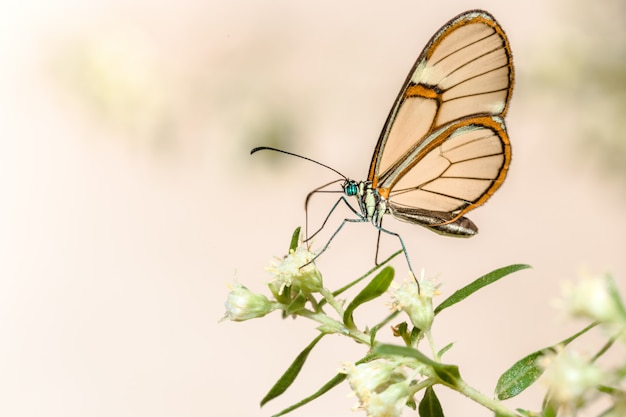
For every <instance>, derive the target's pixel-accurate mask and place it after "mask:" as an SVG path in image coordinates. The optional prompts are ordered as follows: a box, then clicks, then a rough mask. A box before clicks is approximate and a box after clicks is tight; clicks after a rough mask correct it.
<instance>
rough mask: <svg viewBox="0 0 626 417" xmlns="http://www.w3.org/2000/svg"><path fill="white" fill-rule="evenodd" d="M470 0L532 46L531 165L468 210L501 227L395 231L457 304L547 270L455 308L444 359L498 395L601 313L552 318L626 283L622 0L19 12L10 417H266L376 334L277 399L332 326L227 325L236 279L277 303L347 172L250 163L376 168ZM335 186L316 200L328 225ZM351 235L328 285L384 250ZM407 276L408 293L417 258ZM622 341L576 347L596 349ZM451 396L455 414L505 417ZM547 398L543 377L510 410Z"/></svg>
mask: <svg viewBox="0 0 626 417" xmlns="http://www.w3.org/2000/svg"><path fill="white" fill-rule="evenodd" d="M471 7H473V8H484V9H486V10H488V11H490V12H491V13H492V14H493V15H494V16H495V17H496V19H498V21H499V22H500V24H501V25H502V26H503V28H504V29H505V31H506V32H507V34H508V36H509V39H510V42H511V47H512V50H513V53H514V62H515V70H516V86H515V89H514V95H513V99H512V103H511V107H510V112H509V115H508V117H507V126H508V130H509V135H510V137H511V141H512V145H513V163H512V165H511V170H510V174H509V176H508V179H507V181H506V182H505V185H504V186H503V187H502V188H501V189H500V190H499V191H498V193H497V194H496V195H495V196H494V197H493V198H492V199H491V200H490V201H489V203H487V204H486V205H485V206H483V207H481V208H480V209H479V210H476V211H475V212H472V213H470V216H469V217H470V218H471V219H472V220H474V222H475V223H476V224H477V225H478V226H479V228H480V234H479V235H478V236H476V237H474V238H472V239H470V240H456V239H451V238H445V237H441V236H439V235H436V234H434V233H431V232H429V231H427V230H425V229H423V228H420V227H417V226H412V225H409V224H403V223H400V222H394V221H393V220H391V219H388V220H386V222H385V225H386V227H388V228H390V229H392V230H395V231H398V232H399V233H401V234H402V235H403V237H404V239H405V241H406V243H407V246H408V250H409V252H410V255H411V259H412V262H413V265H414V267H415V268H416V269H421V268H422V267H423V268H424V269H425V271H426V274H427V275H428V276H435V277H438V280H439V281H440V282H441V283H442V286H441V292H442V297H441V299H442V300H443V298H445V297H447V296H448V295H450V293H452V292H453V291H455V290H456V289H458V288H459V287H461V286H462V285H464V284H466V283H468V282H470V281H471V280H473V279H475V278H477V277H479V276H480V275H482V274H484V273H487V272H489V271H491V270H493V269H495V268H498V267H501V266H505V265H509V264H512V263H528V264H530V265H532V266H533V269H532V270H527V271H522V272H519V273H517V274H515V275H513V276H511V277H509V278H508V279H507V280H504V281H503V282H499V283H498V284H496V285H494V286H492V287H489V288H488V289H486V290H484V291H482V292H480V293H478V294H477V295H475V296H474V297H473V298H471V299H469V300H467V301H466V302H465V303H463V304H461V305H459V306H457V307H455V309H450V310H448V311H446V313H443V314H441V316H438V320H437V321H436V322H435V329H434V337H435V341H436V342H437V343H438V344H439V346H444V345H446V344H448V343H451V342H454V343H455V346H454V348H453V349H452V350H451V351H449V352H447V353H446V360H447V362H449V363H456V364H459V365H460V366H461V371H462V374H463V375H464V377H465V379H466V380H467V381H468V382H469V383H470V384H471V385H473V386H474V387H476V388H477V389H479V390H481V391H483V392H485V393H491V392H493V389H494V385H495V382H496V379H497V377H498V376H499V375H500V373H501V372H503V371H504V370H505V369H506V368H508V367H509V366H510V365H511V364H512V363H513V362H514V361H516V360H517V359H519V358H521V357H522V356H524V355H525V354H527V353H529V352H531V351H534V350H536V349H539V348H542V347H544V346H546V345H549V344H552V343H555V342H557V341H559V340H562V339H563V338H565V337H566V336H568V335H569V334H570V333H572V332H573V331H575V330H577V329H579V328H582V327H583V325H584V323H571V322H567V321H564V320H563V317H562V315H560V313H559V312H558V310H556V309H555V308H554V306H553V304H554V302H553V301H554V299H555V298H557V297H558V296H559V294H560V291H561V285H562V282H563V281H564V280H569V279H575V278H576V277H578V276H580V275H584V274H591V273H604V272H610V273H612V274H613V275H614V277H615V278H616V280H617V282H618V284H619V285H620V287H621V290H622V293H623V292H624V290H625V289H626V288H625V285H624V276H626V262H625V258H624V254H625V252H624V248H625V246H624V244H625V243H626V242H625V238H624V236H625V233H626V216H625V215H624V210H625V209H626V204H625V203H626V192H625V191H626V186H625V185H626V181H625V180H626V140H625V133H626V121H625V120H626V118H624V112H625V109H626V89H625V85H626V68H625V64H626V59H625V58H626V57H625V55H626V36H625V35H626V34H625V30H626V29H625V28H626V25H625V18H626V14H625V7H626V6H625V4H624V2H622V1H619V0H601V1H599V2H593V3H585V2H577V3H571V2H566V1H561V0H556V1H552V2H540V1H537V0H531V1H527V2H510V3H506V4H505V3H503V2H500V1H495V0H492V1H479V2H475V3H473V4H471V5H468V4H467V2H462V1H445V2H434V3H432V2H431V3H429V2H415V1H398V2H392V3H389V2H387V3H385V4H383V2H377V3H364V2H362V1H353V0H348V1H344V2H330V1H318V2H293V1H287V0H269V1H265V2H253V1H250V0H234V1H230V2H216V1H209V2H201V1H196V0H185V1H182V2H175V3H174V2H146V1H143V0H131V1H121V0H108V1H106V2H105V1H75V0H64V1H57V2H45V1H37V0H25V1H20V2H16V1H8V2H4V3H3V5H2V6H0V56H1V57H2V59H1V61H0V62H1V63H2V64H1V65H0V126H1V130H0V140H1V143H2V151H1V152H0V184H1V188H0V190H1V192H2V204H0V222H1V223H0V246H1V250H0V268H1V269H0V375H1V376H0V415H4V416H41V415H46V416H65V417H71V416H85V415H89V416H92V417H96V416H111V415H115V416H119V417H123V416H152V417H159V416H189V417H191V416H206V415H220V416H257V415H258V416H268V415H271V414H273V413H276V412H278V411H279V410H281V409H282V408H284V407H286V406H288V405H290V404H291V403H293V402H296V401H297V400H299V399H300V398H301V397H303V396H305V395H308V394H310V393H312V392H313V391H314V390H316V389H317V388H318V387H319V386H320V385H322V384H323V383H324V382H326V380H327V379H329V378H330V377H331V376H333V375H334V373H335V372H336V370H337V369H338V368H339V366H340V364H341V362H343V361H350V360H352V361H354V360H357V359H358V358H360V357H361V356H362V355H363V354H364V353H365V351H364V349H363V347H362V346H357V345H354V344H351V343H348V342H347V341H344V340H341V339H340V338H333V337H327V338H325V339H324V340H323V341H322V342H321V343H320V345H319V346H318V348H317V349H316V350H315V351H314V352H313V354H312V355H311V357H310V360H311V363H310V366H308V367H306V368H305V369H304V370H303V373H302V379H301V380H299V381H298V382H297V383H296V385H295V386H293V387H292V389H291V390H290V391H288V392H287V394H285V396H284V397H281V398H280V399H278V400H276V401H274V402H272V403H270V404H268V405H267V406H266V407H265V408H264V409H262V410H259V407H258V403H259V401H260V399H261V398H262V397H263V395H264V394H265V393H266V392H267V390H268V389H269V388H270V387H271V386H272V384H273V383H274V381H275V380H276V379H277V378H278V377H279V375H280V374H281V373H282V372H283V371H284V369H285V368H286V366H287V364H288V363H289V362H290V361H291V360H292V358H294V357H295V356H296V355H297V354H298V353H299V352H300V350H301V349H302V348H303V347H304V346H305V345H306V344H308V342H309V341H310V340H311V339H312V338H313V337H314V336H315V335H316V331H315V326H314V324H313V323H307V322H305V321H302V320H298V321H293V320H282V319H280V317H279V314H274V315H272V316H270V317H268V318H265V319H263V320H258V321H252V322H246V323H230V322H223V323H219V324H218V320H219V319H220V318H221V317H222V316H223V312H224V306H223V303H224V300H225V297H226V294H227V291H228V287H227V284H228V283H229V282H233V280H235V279H237V280H238V281H239V282H241V283H243V284H245V285H246V286H248V287H249V288H251V289H253V290H258V291H264V284H265V283H266V282H267V281H268V279H269V275H268V274H267V273H266V272H265V271H264V270H263V267H264V266H266V265H267V264H268V263H269V262H270V261H271V260H272V259H273V258H274V257H275V256H281V255H283V254H284V253H285V251H286V249H287V247H288V243H289V238H290V236H291V232H292V231H293V229H294V228H295V227H296V226H298V225H302V224H303V222H304V209H303V202H304V197H305V196H306V194H307V192H309V191H310V190H312V189H313V188H315V187H316V186H319V185H321V184H323V183H324V182H327V181H330V180H333V179H335V176H334V175H333V173H332V172H330V171H326V170H324V169H323V168H320V167H318V166H315V165H313V164H310V163H307V162H305V161H302V160H298V159H296V158H290V157H286V156H282V155H278V154H271V153H261V154H257V155H255V156H250V155H249V151H250V149H251V148H252V147H254V146H258V145H271V146H278V147H281V148H284V149H287V150H291V151H294V152H298V153H301V154H305V155H307V156H309V157H312V158H314V159H317V160H319V161H321V162H324V163H326V164H328V165H330V166H332V167H334V168H335V169H337V170H339V171H341V172H342V173H344V174H345V175H346V176H349V177H351V178H355V179H357V180H360V179H364V178H365V177H366V175H367V169H368V166H369V160H370V157H371V154H372V151H373V147H374V145H375V142H376V139H377V137H378V134H379V132H380V129H381V128H382V125H383V123H384V121H385V119H386V117H387V113H388V111H389V109H390V107H391V104H392V102H393V100H394V98H395V97H396V95H397V93H398V90H399V88H400V86H401V84H402V81H403V80H404V78H405V77H406V74H407V72H408V70H409V68H410V67H411V66H412V64H413V62H414V60H415V59H416V57H417V55H418V54H419V53H420V51H421V49H422V48H423V46H424V45H425V44H426V42H427V41H428V39H429V38H430V37H431V36H432V34H433V33H434V32H435V31H436V30H438V29H439V28H440V27H441V25H443V24H444V23H445V22H446V21H448V20H449V19H450V18H451V17H453V16H455V15H457V14H458V13H460V12H463V11H464V10H466V9H468V8H471ZM334 198H335V197H334V196H328V197H323V196H320V197H316V198H315V199H314V200H313V202H312V206H311V216H312V217H311V224H319V221H321V219H323V217H324V216H325V214H326V213H327V211H328V209H329V208H330V206H331V205H332V204H333V203H334V201H335V200H334ZM344 215H347V212H346V213H342V214H338V215H337V217H335V218H334V219H333V222H334V223H332V224H331V225H329V228H328V229H327V231H326V235H323V236H320V237H319V238H318V239H317V240H316V242H315V244H316V245H318V246H320V245H321V244H323V242H325V240H324V239H325V238H328V236H329V234H330V232H331V231H332V230H334V229H333V227H336V225H338V223H339V221H340V220H341V218H342V216H344ZM345 229H346V230H344V231H343V232H342V233H341V234H340V235H339V236H338V237H337V239H336V241H335V242H334V244H333V246H332V248H331V250H329V251H328V253H327V254H325V255H324V256H323V257H322V258H321V259H320V261H319V263H318V266H319V267H320V268H321V270H322V272H323V273H324V278H325V281H326V285H327V286H328V287H329V288H331V289H334V288H337V287H339V286H340V285H343V284H345V283H347V282H349V281H351V280H352V279H354V278H356V276H358V275H360V274H361V273H363V272H365V271H366V270H368V269H369V268H370V267H371V266H372V262H373V256H374V250H375V243H376V231H375V230H374V229H373V228H372V227H370V226H367V225H348V226H346V228H345ZM381 250H382V251H383V254H385V255H386V254H390V253H392V252H394V251H395V250H397V242H396V241H394V240H393V239H384V240H383V242H382V248H381ZM396 265H397V275H398V281H401V280H403V279H404V278H405V277H406V274H407V271H406V264H405V263H404V262H403V261H401V260H399V262H397V263H396ZM377 308H378V310H377ZM383 308H384V306H380V307H374V308H373V309H371V310H372V311H369V310H367V309H366V310H367V311H365V312H363V313H361V315H358V316H357V323H373V320H374V318H375V317H378V316H379V315H380V314H383ZM369 320H372V321H369ZM381 333H382V332H381ZM601 336H602V335H601V334H599V333H598V334H595V335H593V334H592V335H590V336H589V337H587V338H585V339H584V340H583V341H581V342H580V343H579V344H578V347H579V349H580V350H582V351H583V352H588V353H593V352H594V351H595V349H597V347H598V343H599V341H600V340H601ZM384 337H388V338H389V335H388V334H387V336H384ZM389 340H391V339H389ZM437 392H438V394H439V396H440V399H441V400H442V404H443V407H444V412H446V413H447V414H448V415H461V413H462V415H476V416H487V415H490V413H488V412H487V411H486V410H484V409H481V408H480V407H477V406H475V405H473V403H471V402H470V401H469V400H467V399H465V398H461V397H459V396H458V395H455V394H454V393H451V392H450V391H448V390H446V389H444V388H439V389H437ZM348 393H349V389H348V387H347V385H341V386H339V387H338V388H336V389H335V390H334V391H332V392H331V393H330V394H329V395H327V396H325V397H322V398H321V399H320V400H317V401H316V402H314V403H313V404H310V405H308V406H306V407H305V408H302V409H300V410H297V411H296V412H295V413H294V414H293V415H295V416H318V415H334V416H351V415H360V414H354V413H353V412H352V411H350V407H351V406H352V405H353V404H354V403H355V402H356V399H355V398H353V397H352V398H348V397H347V394H348ZM540 401H541V390H540V389H532V390H530V391H529V392H527V393H524V394H523V395H522V396H520V398H516V399H514V400H512V401H510V402H509V405H510V406H511V407H516V406H524V407H528V408H535V409H536V408H539V404H540ZM406 414H407V415H408V414H409V413H408V412H407V413H406Z"/></svg>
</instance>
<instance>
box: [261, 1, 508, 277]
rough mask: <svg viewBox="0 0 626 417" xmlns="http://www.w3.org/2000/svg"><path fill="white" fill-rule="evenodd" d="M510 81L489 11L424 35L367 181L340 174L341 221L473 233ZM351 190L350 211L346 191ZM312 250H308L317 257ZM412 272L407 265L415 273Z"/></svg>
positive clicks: (501, 157)
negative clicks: (387, 218) (390, 219)
mask: <svg viewBox="0 0 626 417" xmlns="http://www.w3.org/2000/svg"><path fill="white" fill-rule="evenodd" d="M512 90H513V61H512V54H511V48H510V46H509V42H508V39H507V37H506V35H505V33H504V31H503V30H502V28H501V27H500V25H499V24H498V23H497V22H496V20H495V19H494V18H493V16H492V15H491V14H489V13H488V12H486V11H482V10H470V11H467V12H464V13H461V14H460V15H458V16H456V17H454V18H453V19H451V20H450V21H449V22H448V23H446V24H445V25H444V26H443V27H442V28H441V29H439V31H438V32H437V33H435V35H434V36H433V37H432V38H431V39H430V41H429V42H428V44H427V45H426V47H425V48H424V50H423V51H422V53H421V54H420V56H419V57H418V58H417V61H416V62H415V65H413V68H412V69H411V71H410V72H409V75H408V77H407V78H406V80H405V81H404V84H403V86H402V89H401V90H400V93H399V94H398V97H397V98H396V100H395V102H394V104H393V107H392V108H391V112H390V113H389V116H388V117H387V121H386V122H385V125H384V127H383V130H382V132H381V134H380V137H379V139H378V142H377V143H376V147H375V148H374V155H373V157H372V161H371V163H370V168H369V172H368V177H367V180H366V181H355V180H351V179H348V178H347V177H346V176H344V175H343V174H341V173H340V172H338V171H336V170H334V169H332V168H330V167H328V166H327V165H324V164H321V163H319V162H317V161H314V160H312V159H310V158H306V157H303V156H301V155H297V154H294V153H291V152H287V151H283V150H280V149H276V148H270V147H258V148H254V149H253V150H252V151H251V153H255V152H257V151H260V150H273V151H278V152H282V153H285V154H288V155H293V156H297V157H299V158H302V159H306V160H308V161H311V162H314V163H317V164H319V165H322V166H324V167H326V168H329V169H331V170H332V171H334V172H336V173H337V174H339V175H340V176H341V177H342V179H340V180H337V181H333V182H332V183H329V184H326V185H324V186H322V187H319V188H317V189H315V190H313V191H312V192H311V193H309V195H308V196H307V198H306V203H305V206H308V201H309V198H310V197H311V195H312V194H314V193H316V192H322V191H324V190H323V189H324V188H325V187H327V186H328V185H330V184H333V183H336V182H338V181H343V185H342V188H343V193H344V195H343V196H342V197H341V198H340V199H339V200H338V201H337V202H336V203H335V205H334V206H333V208H332V209H331V211H330V212H329V214H328V216H327V217H326V219H325V220H324V222H323V224H322V226H321V227H320V229H318V231H317V232H315V233H314V234H313V235H312V236H310V237H308V238H307V240H308V239H310V238H311V237H313V236H315V234H317V233H318V232H319V231H320V230H321V229H322V228H323V227H324V225H325V224H326V221H327V220H328V219H329V218H330V216H331V214H332V213H333V211H334V210H335V208H337V206H338V205H339V203H340V202H341V201H343V202H344V203H345V204H346V205H347V206H348V207H350V209H351V210H352V211H353V212H354V213H355V215H356V216H357V217H356V218H355V219H345V220H344V221H343V222H342V223H341V225H340V226H339V228H338V229H337V230H336V231H335V232H334V233H333V235H332V236H331V238H330V239H329V241H328V243H327V244H326V245H325V246H324V247H323V248H322V250H320V251H319V252H318V254H317V256H319V255H320V254H321V253H322V252H324V251H325V250H326V249H327V248H328V246H329V244H330V242H331V241H332V240H333V238H334V237H335V236H336V235H337V233H338V232H339V230H341V228H342V227H343V226H344V224H345V223H346V222H371V223H372V224H373V225H374V226H375V227H376V228H377V229H378V231H379V238H380V232H384V233H387V234H390V235H393V236H396V237H398V239H399V241H400V244H401V245H402V249H403V250H404V254H405V257H406V259H407V263H408V265H409V269H410V270H411V272H413V270H412V268H411V263H410V261H409V257H408V254H407V251H406V247H405V245H404V242H403V240H402V238H401V237H400V236H399V235H398V234H397V233H394V232H391V231H389V230H387V229H384V228H383V227H382V221H383V216H384V215H385V214H391V215H393V216H394V217H396V218H397V219H400V220H403V221H406V222H409V223H414V224H419V225H420V226H424V227H426V228H427V229H430V230H432V231H434V232H437V233H440V234H443V235H447V236H457V237H469V236H473V235H475V234H476V233H477V232H478V228H477V227H476V225H475V224H474V223H473V222H472V221H471V220H470V219H468V218H467V217H464V216H465V214H466V213H467V212H469V211H470V210H473V209H475V208H476V207H479V206H480V205H482V204H484V203H485V201H487V200H488V199H489V197H491V196H492V195H493V193H494V192H495V191H496V190H497V189H498V188H499V187H500V185H501V184H502V182H503V181H504V178H505V177H506V174H507V171H508V168H509V164H510V162H511V145H510V143H509V138H508V135H507V133H506V128H505V125H504V120H503V118H504V116H505V115H506V113H507V110H508V108H509V101H510V99H511V93H512ZM352 196H354V197H356V199H357V201H358V210H357V209H355V208H354V207H352V206H351V205H350V204H349V202H348V201H347V200H346V197H352ZM377 251H378V250H377ZM317 256H316V258H317ZM414 276H415V274H414Z"/></svg>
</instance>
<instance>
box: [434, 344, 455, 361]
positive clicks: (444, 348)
mask: <svg viewBox="0 0 626 417" xmlns="http://www.w3.org/2000/svg"><path fill="white" fill-rule="evenodd" d="M452 346H454V342H452V343H448V344H447V345H445V346H444V347H443V348H442V349H441V350H440V351H439V352H437V357H439V358H441V357H442V356H443V354H444V353H446V352H447V351H448V350H450V348H451V347H452Z"/></svg>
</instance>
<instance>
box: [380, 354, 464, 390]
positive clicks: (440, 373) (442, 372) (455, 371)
mask: <svg viewBox="0 0 626 417" xmlns="http://www.w3.org/2000/svg"><path fill="white" fill-rule="evenodd" d="M372 353H374V354H378V355H397V356H408V357H411V358H415V359H417V360H418V361H420V362H421V363H423V364H425V365H428V366H430V367H431V368H433V371H434V372H435V374H436V375H437V377H438V378H439V379H440V380H441V381H442V382H444V383H445V384H447V385H449V386H456V383H457V381H458V380H460V379H461V374H460V373H459V367H458V366H456V365H446V364H444V363H441V362H436V361H434V360H432V359H430V358H429V357H428V356H426V355H424V354H423V353H422V352H420V351H419V350H417V349H413V348H410V347H404V346H396V345H387V344H380V345H376V346H374V349H373V350H372Z"/></svg>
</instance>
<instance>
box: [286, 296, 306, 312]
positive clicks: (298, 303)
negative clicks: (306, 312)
mask: <svg viewBox="0 0 626 417" xmlns="http://www.w3.org/2000/svg"><path fill="white" fill-rule="evenodd" d="M305 305H306V298H305V297H304V295H302V294H298V295H297V296H296V298H294V299H293V300H292V301H291V302H290V303H289V305H288V306H287V309H286V311H285V312H286V313H287V314H288V315H291V314H294V313H297V312H298V311H300V310H302V309H303V308H304V306H305Z"/></svg>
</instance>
